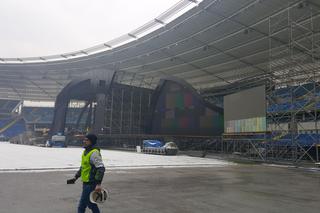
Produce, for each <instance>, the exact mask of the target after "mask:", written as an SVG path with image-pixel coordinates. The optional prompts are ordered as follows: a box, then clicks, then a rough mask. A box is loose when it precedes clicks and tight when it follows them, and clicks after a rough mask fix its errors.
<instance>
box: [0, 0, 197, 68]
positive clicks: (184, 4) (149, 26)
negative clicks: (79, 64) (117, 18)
mask: <svg viewBox="0 0 320 213" xmlns="http://www.w3.org/2000/svg"><path fill="white" fill-rule="evenodd" d="M202 1H203V0H180V1H179V2H178V3H176V4H175V5H173V6H172V7H170V8H169V9H168V10H166V11H165V12H163V13H162V14H160V15H159V16H158V17H157V18H155V19H153V20H151V21H149V22H147V23H146V24H144V25H142V26H141V27H139V28H137V29H135V30H133V31H131V32H129V33H127V34H125V35H122V36H119V37H117V38H115V39H112V40H110V41H108V42H105V43H103V44H99V45H96V46H93V47H89V48H87V49H83V50H78V51H73V52H68V53H63V54H56V55H48V56H39V57H22V58H1V57H0V64H21V63H22V64H25V63H41V62H54V61H65V60H69V59H75V58H81V57H86V56H89V55H94V54H97V53H101V52H106V51H109V50H113V49H115V48H117V47H120V46H122V45H125V44H128V43H130V42H133V41H135V40H137V39H139V38H142V37H144V36H146V35H148V34H149V33H152V32H154V31H156V30H157V29H160V28H162V27H164V26H166V25H167V24H168V23H170V22H171V21H173V20H175V19H176V18H178V17H179V16H181V15H182V14H184V13H186V12H187V11H189V10H191V9H192V8H194V7H196V6H198V5H199V3H201V2H202Z"/></svg>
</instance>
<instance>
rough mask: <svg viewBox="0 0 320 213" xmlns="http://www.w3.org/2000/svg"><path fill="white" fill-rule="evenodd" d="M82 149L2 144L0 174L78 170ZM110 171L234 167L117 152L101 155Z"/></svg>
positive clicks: (217, 162)
mask: <svg viewBox="0 0 320 213" xmlns="http://www.w3.org/2000/svg"><path fill="white" fill-rule="evenodd" d="M82 152H83V148H80V147H79V148H74V147H70V148H46V147H36V146H28V145H17V144H10V143H5V142H1V143H0V156H1V161H0V172H44V171H61V170H63V171H65V170H77V169H78V168H79V166H80V161H81V154H82ZM101 154H102V158H103V161H104V163H105V166H106V169H107V170H111V169H112V170H119V169H137V168H175V167H221V166H227V165H231V164H232V163H230V162H227V161H223V160H218V159H212V158H197V157H189V156H185V155H177V156H163V155H149V154H143V153H135V152H124V151H114V150H102V151H101Z"/></svg>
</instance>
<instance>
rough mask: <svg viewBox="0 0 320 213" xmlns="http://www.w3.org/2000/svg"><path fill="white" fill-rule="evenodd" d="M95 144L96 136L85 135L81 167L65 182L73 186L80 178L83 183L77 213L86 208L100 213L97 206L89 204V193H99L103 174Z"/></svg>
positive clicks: (94, 212)
mask: <svg viewBox="0 0 320 213" xmlns="http://www.w3.org/2000/svg"><path fill="white" fill-rule="evenodd" d="M96 143H97V136H96V135H94V134H87V135H86V136H85V138H84V140H83V147H84V148H85V150H84V151H83V154H82V160H81V167H80V169H79V170H78V172H77V173H76V175H75V177H74V178H72V179H69V180H67V183H68V184H73V183H75V181H76V180H77V179H78V178H79V177H81V180H82V182H83V186H82V194H81V198H80V202H79V206H78V213H84V212H85V211H86V208H87V207H88V208H89V209H91V211H92V212H93V213H100V210H99V208H98V205H97V204H95V203H91V202H90V193H91V192H92V191H94V190H95V191H98V192H101V189H102V188H101V182H102V179H103V175H104V172H105V167H104V164H103V161H102V157H101V154H100V149H99V148H97V146H96Z"/></svg>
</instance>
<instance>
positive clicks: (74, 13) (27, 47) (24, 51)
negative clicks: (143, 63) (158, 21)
mask: <svg viewBox="0 0 320 213" xmlns="http://www.w3.org/2000/svg"><path fill="white" fill-rule="evenodd" d="M178 1H179V0H1V1H0V29H1V30H0V47H1V48H0V58H1V57H4V58H5V57H29V56H44V55H53V54H61V53H66V52H71V51H76V50H80V49H85V48H88V47H91V46H94V45H96V44H101V43H104V42H106V41H109V40H111V39H113V38H115V37H118V36H120V35H122V34H126V33H128V32H130V31H131V30H133V29H135V28H137V27H139V26H141V25H143V24H144V23H146V22H148V21H150V20H152V19H153V18H156V17H157V16H158V15H159V14H161V13H162V12H164V11H165V10H167V9H169V8H170V7H171V6H172V5H174V4H175V3H177V2H178Z"/></svg>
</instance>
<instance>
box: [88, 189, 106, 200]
mask: <svg viewBox="0 0 320 213" xmlns="http://www.w3.org/2000/svg"><path fill="white" fill-rule="evenodd" d="M108 197H109V193H108V191H107V190H106V189H101V192H97V191H92V192H91V193H90V202H91V203H104V202H105V201H106V200H107V198H108Z"/></svg>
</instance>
